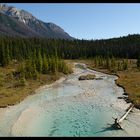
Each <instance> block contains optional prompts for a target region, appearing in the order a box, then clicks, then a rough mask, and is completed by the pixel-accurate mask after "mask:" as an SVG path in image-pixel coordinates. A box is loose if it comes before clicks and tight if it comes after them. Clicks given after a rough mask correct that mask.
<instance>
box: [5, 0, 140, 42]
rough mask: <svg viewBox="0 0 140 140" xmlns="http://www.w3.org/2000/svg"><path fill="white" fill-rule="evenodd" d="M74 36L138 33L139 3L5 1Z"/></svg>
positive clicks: (93, 37) (90, 37)
mask: <svg viewBox="0 0 140 140" xmlns="http://www.w3.org/2000/svg"><path fill="white" fill-rule="evenodd" d="M7 5H9V6H14V7H16V8H19V9H24V10H26V11H28V12H30V13H31V14H33V15H34V16H35V17H36V18H38V19H40V20H42V21H44V22H53V23H55V24H57V25H58V26H60V27H61V28H63V29H64V30H65V31H66V32H67V33H69V34H70V35H71V36H73V37H75V38H78V39H89V40H90V39H107V38H113V37H120V36H125V35H128V34H140V3H124V4H123V3H7Z"/></svg>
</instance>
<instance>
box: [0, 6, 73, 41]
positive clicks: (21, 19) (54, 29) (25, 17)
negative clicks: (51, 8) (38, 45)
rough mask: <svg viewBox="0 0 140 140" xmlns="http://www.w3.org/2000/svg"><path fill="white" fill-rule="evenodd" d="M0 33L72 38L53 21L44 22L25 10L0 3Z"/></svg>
mask: <svg viewBox="0 0 140 140" xmlns="http://www.w3.org/2000/svg"><path fill="white" fill-rule="evenodd" d="M0 34H1V35H18V36H25V37H32V36H36V37H45V38H60V39H69V40H72V39H74V38H73V37H71V36H70V35H69V34H68V33H66V32H65V31H64V30H63V29H62V28H61V27H59V26H57V25H56V24H54V23H45V22H43V21H41V20H39V19H37V18H36V17H34V16H33V15H32V14H30V13H29V12H27V11H25V10H19V9H17V8H15V7H13V6H7V5H5V4H0Z"/></svg>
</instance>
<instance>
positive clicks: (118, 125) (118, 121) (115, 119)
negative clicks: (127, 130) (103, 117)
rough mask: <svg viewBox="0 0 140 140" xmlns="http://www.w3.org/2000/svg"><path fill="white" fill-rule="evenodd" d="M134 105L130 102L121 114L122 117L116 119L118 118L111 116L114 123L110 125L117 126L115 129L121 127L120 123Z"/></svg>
mask: <svg viewBox="0 0 140 140" xmlns="http://www.w3.org/2000/svg"><path fill="white" fill-rule="evenodd" d="M133 107H134V105H133V104H131V105H130V106H129V107H128V109H127V111H126V112H125V113H124V114H123V115H122V117H121V118H120V119H119V120H118V118H113V117H112V118H113V119H114V124H113V125H112V126H113V127H115V128H117V129H122V127H121V125H120V123H121V122H122V121H123V120H124V119H125V118H126V117H127V115H128V114H129V112H130V111H131V110H132V109H133Z"/></svg>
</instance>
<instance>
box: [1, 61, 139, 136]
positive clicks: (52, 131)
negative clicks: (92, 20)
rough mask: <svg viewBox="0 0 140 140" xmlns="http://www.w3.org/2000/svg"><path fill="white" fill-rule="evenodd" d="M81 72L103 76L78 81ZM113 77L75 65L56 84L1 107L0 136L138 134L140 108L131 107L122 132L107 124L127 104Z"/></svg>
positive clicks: (122, 111) (120, 114) (124, 108)
mask: <svg viewBox="0 0 140 140" xmlns="http://www.w3.org/2000/svg"><path fill="white" fill-rule="evenodd" d="M83 66H85V65H84V64H83ZM82 74H95V76H96V78H98V77H102V78H103V79H102V80H96V79H95V80H85V81H80V80H78V77H79V76H80V75H82ZM116 78H117V77H116V76H114V75H107V74H104V73H101V72H98V71H93V70H90V69H86V68H85V69H82V68H79V67H78V66H76V67H75V68H74V72H73V73H72V74H70V75H68V76H67V77H66V78H63V79H60V80H58V81H57V82H55V83H56V84H54V83H53V84H52V85H50V86H47V85H45V86H46V87H45V86H42V87H40V88H39V89H37V90H36V92H37V93H39V94H34V95H32V96H28V97H27V98H26V99H25V100H23V101H22V102H21V103H20V104H17V105H14V106H10V107H8V108H3V109H0V124H1V125H0V136H138V135H139V134H140V133H139V131H138V130H139V128H140V126H139V124H140V123H139V122H140V118H139V115H140V111H139V110H135V109H134V111H133V112H132V113H130V115H129V116H127V120H124V121H123V123H122V124H121V126H122V128H124V130H125V131H121V130H119V131H118V130H113V129H112V128H111V127H110V126H108V125H107V124H110V123H111V124H113V123H114V122H113V121H114V120H113V119H112V117H115V118H116V117H117V118H120V117H121V116H122V114H124V112H125V110H126V109H127V108H128V106H129V104H127V103H126V102H125V101H124V100H120V99H118V97H119V96H122V94H123V89H122V88H120V87H118V86H117V85H116V84H115V82H114V80H115V79H116Z"/></svg>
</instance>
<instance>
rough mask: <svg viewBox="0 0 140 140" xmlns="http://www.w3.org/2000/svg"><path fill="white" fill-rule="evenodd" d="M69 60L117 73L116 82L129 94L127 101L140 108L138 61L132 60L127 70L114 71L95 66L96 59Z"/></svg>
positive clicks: (95, 68)
mask: <svg viewBox="0 0 140 140" xmlns="http://www.w3.org/2000/svg"><path fill="white" fill-rule="evenodd" d="M67 61H68V62H79V63H85V64H86V65H87V67H88V68H90V69H92V70H96V71H99V72H102V73H106V74H109V75H116V76H118V79H117V80H115V82H116V84H117V85H118V86H120V87H122V88H123V89H124V92H125V93H124V94H125V95H128V98H127V99H126V102H131V103H133V104H134V105H135V107H136V108H138V109H140V71H139V70H137V69H136V68H135V67H136V61H135V60H131V61H132V62H131V64H128V69H127V70H125V71H116V72H112V71H109V70H108V69H104V68H101V67H94V61H93V60H90V59H85V60H67Z"/></svg>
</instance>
